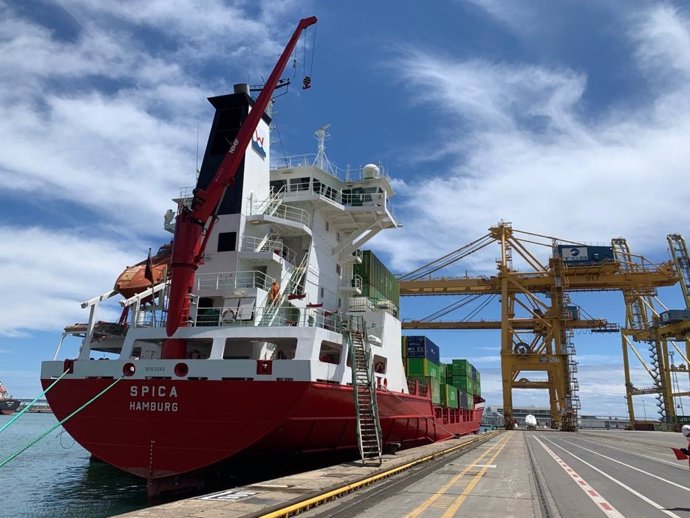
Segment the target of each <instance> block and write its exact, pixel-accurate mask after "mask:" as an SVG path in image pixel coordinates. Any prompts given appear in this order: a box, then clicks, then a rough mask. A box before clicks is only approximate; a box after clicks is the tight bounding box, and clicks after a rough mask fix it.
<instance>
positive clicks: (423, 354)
mask: <svg viewBox="0 0 690 518" xmlns="http://www.w3.org/2000/svg"><path fill="white" fill-rule="evenodd" d="M406 338H407V340H406V342H407V357H408V358H426V359H427V360H431V361H432V362H434V363H435V364H436V365H438V364H440V363H441V358H440V352H439V349H438V345H436V344H435V343H434V342H432V341H431V340H429V339H428V338H427V337H426V336H408V337H406Z"/></svg>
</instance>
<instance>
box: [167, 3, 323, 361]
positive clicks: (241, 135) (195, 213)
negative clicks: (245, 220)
mask: <svg viewBox="0 0 690 518" xmlns="http://www.w3.org/2000/svg"><path fill="white" fill-rule="evenodd" d="M315 23H316V17H315V16H312V17H310V18H303V19H302V20H300V21H299V23H298V24H297V28H296V29H295V32H294V33H293V34H292V37H291V38H290V40H289V41H288V43H287V45H286V47H285V50H283V53H282V54H281V56H280V58H279V59H278V62H277V63H276V65H275V67H274V68H273V71H272V72H271V75H270V76H269V78H268V81H266V84H265V86H264V88H263V90H262V91H261V93H260V94H259V97H257V99H256V101H255V102H254V106H253V107H252V110H251V111H250V112H249V115H248V116H247V118H246V119H245V121H244V123H243V124H242V126H241V127H240V129H239V131H238V133H237V137H236V138H235V140H234V141H233V142H232V144H231V145H230V148H229V149H228V151H227V153H226V154H225V157H224V158H223V161H222V162H221V164H220V166H219V167H218V170H217V171H216V174H215V175H214V177H213V179H212V180H211V182H210V183H209V185H208V186H207V188H206V189H196V190H195V192H194V198H193V200H192V204H191V207H183V208H182V209H181V211H180V214H179V215H178V216H177V220H176V222H175V237H174V239H173V249H172V257H171V260H170V293H169V297H168V318H167V322H166V333H167V335H168V336H172V335H173V334H174V333H175V331H177V329H178V328H179V327H184V326H185V325H186V313H187V312H188V311H189V294H190V292H191V290H192V287H193V285H194V273H195V272H196V270H197V268H198V266H199V263H200V261H201V257H202V256H203V253H204V247H205V240H203V239H202V237H203V234H204V229H205V228H206V227H207V225H209V222H212V220H213V218H214V217H215V215H216V213H217V210H218V205H219V203H220V201H221V199H222V198H223V194H224V193H225V190H226V189H227V188H228V186H230V185H232V183H233V181H234V179H235V174H236V172H237V169H238V168H239V165H240V162H241V161H242V158H243V157H244V152H245V150H246V149H247V146H248V145H249V142H250V140H251V138H252V134H253V133H254V131H255V130H256V128H257V126H258V124H259V121H260V120H261V117H262V116H263V114H264V111H265V110H266V107H267V106H268V103H269V101H270V100H271V96H272V95H273V91H274V90H275V88H276V85H277V83H278V80H279V77H280V75H281V74H282V73H283V70H284V69H285V65H286V64H287V62H288V60H289V58H290V55H291V54H292V51H293V50H294V48H295V46H296V44H297V41H298V40H299V37H300V35H301V34H302V31H304V29H306V28H307V27H309V26H311V25H313V24H315ZM209 226H211V225H209ZM209 231H210V228H206V232H207V233H208V232H209ZM184 345H185V344H184V341H181V340H180V341H178V340H168V341H167V342H166V344H164V347H163V357H164V358H179V357H180V354H182V353H183V352H184Z"/></svg>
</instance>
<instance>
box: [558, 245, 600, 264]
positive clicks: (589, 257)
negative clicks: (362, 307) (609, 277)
mask: <svg viewBox="0 0 690 518" xmlns="http://www.w3.org/2000/svg"><path fill="white" fill-rule="evenodd" d="M558 255H559V256H560V257H561V258H562V259H563V262H564V263H565V264H568V265H575V266H577V265H580V264H582V265H585V264H595V263H603V262H607V261H613V248H612V247H610V246H576V245H558Z"/></svg>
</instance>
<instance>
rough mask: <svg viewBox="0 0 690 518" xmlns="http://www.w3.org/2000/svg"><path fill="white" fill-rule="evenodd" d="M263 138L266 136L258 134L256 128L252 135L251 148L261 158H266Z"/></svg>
mask: <svg viewBox="0 0 690 518" xmlns="http://www.w3.org/2000/svg"><path fill="white" fill-rule="evenodd" d="M265 139H266V137H262V136H261V135H259V132H258V130H257V131H255V132H254V136H253V137H252V149H253V150H254V151H255V152H256V154H257V155H259V156H260V157H261V160H264V159H265V158H266V150H265V149H264V142H265Z"/></svg>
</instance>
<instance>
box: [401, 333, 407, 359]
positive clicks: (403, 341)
mask: <svg viewBox="0 0 690 518" xmlns="http://www.w3.org/2000/svg"><path fill="white" fill-rule="evenodd" d="M400 347H401V348H402V357H403V363H405V360H407V337H406V336H403V337H401V339H400Z"/></svg>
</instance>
